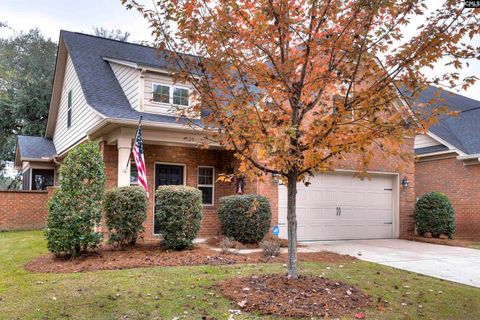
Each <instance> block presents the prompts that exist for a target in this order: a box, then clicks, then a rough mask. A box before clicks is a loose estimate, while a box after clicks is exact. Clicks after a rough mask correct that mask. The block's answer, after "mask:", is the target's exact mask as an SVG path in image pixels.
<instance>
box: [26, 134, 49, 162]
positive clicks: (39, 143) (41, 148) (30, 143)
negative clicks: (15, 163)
mask: <svg viewBox="0 0 480 320" xmlns="http://www.w3.org/2000/svg"><path fill="white" fill-rule="evenodd" d="M17 146H18V149H19V152H20V158H30V159H42V158H50V157H52V156H54V155H56V154H57V150H56V149H55V146H54V145H53V141H52V140H50V139H47V138H43V137H32V136H18V137H17Z"/></svg>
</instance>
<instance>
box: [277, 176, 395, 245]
mask: <svg viewBox="0 0 480 320" xmlns="http://www.w3.org/2000/svg"><path fill="white" fill-rule="evenodd" d="M395 180H396V176H394V175H388V174H371V175H369V177H368V178H365V179H363V180H361V179H359V178H358V177H355V176H354V174H353V173H345V172H343V173H332V174H317V175H315V176H314V177H313V178H311V180H310V182H311V184H310V185H309V186H308V187H306V186H305V185H304V184H303V183H299V184H298V193H297V222H298V229H297V230H298V240H300V241H311V240H346V239H383V238H393V237H394V220H395V219H394V212H395V210H394V206H395V199H394V194H395V189H394V183H393V182H394V181H395ZM278 191H279V192H278V196H279V199H278V200H279V201H278V220H279V227H280V237H281V238H287V188H286V186H284V185H279V190H278Z"/></svg>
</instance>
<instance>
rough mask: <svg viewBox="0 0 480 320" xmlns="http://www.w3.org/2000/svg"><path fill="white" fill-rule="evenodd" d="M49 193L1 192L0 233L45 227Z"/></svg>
mask: <svg viewBox="0 0 480 320" xmlns="http://www.w3.org/2000/svg"><path fill="white" fill-rule="evenodd" d="M48 198H49V192H47V191H0V231H3V230H34V229H42V228H43V227H45V217H46V214H47V201H48Z"/></svg>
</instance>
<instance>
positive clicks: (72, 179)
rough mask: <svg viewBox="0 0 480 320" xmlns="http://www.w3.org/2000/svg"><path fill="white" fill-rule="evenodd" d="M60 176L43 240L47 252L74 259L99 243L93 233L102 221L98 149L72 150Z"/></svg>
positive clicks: (91, 144) (102, 174) (101, 169)
mask: <svg viewBox="0 0 480 320" xmlns="http://www.w3.org/2000/svg"><path fill="white" fill-rule="evenodd" d="M60 173H61V179H60V188H59V190H57V191H56V192H55V194H54V195H53V197H52V198H51V199H50V201H49V203H48V215H47V221H46V228H45V238H46V239H47V247H48V250H50V252H52V253H54V254H65V255H67V256H73V257H75V256H77V255H79V254H80V253H81V252H82V251H86V250H87V249H89V248H95V247H97V246H98V244H99V243H100V241H101V239H102V236H101V234H100V233H99V232H97V231H96V230H95V228H96V227H97V226H98V225H99V224H100V219H101V217H102V199H103V191H104V185H105V167H104V163H103V159H102V156H101V154H100V150H99V148H98V145H97V144H96V143H94V142H86V143H83V144H80V145H78V146H76V147H75V148H73V149H72V150H71V151H70V152H69V154H68V156H67V157H66V158H65V160H64V161H63V163H62V165H61V167H60Z"/></svg>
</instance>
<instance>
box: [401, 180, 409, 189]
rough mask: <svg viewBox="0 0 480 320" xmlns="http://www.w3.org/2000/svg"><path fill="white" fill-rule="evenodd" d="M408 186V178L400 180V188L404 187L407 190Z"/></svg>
mask: <svg viewBox="0 0 480 320" xmlns="http://www.w3.org/2000/svg"><path fill="white" fill-rule="evenodd" d="M409 184H410V181H408V178H407V177H404V178H403V179H402V186H404V187H405V188H407V187H408V185H409Z"/></svg>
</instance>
